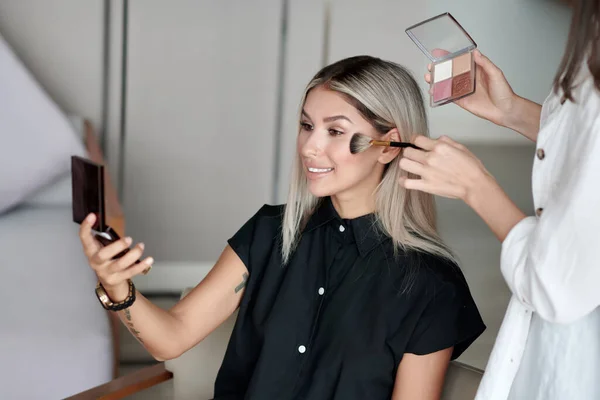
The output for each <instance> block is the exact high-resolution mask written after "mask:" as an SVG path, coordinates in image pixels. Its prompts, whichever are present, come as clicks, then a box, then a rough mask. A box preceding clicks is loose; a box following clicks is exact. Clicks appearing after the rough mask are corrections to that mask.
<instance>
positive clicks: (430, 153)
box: [400, 53, 600, 323]
mask: <svg viewBox="0 0 600 400" xmlns="http://www.w3.org/2000/svg"><path fill="white" fill-rule="evenodd" d="M475 61H476V62H477V64H478V66H479V67H480V68H478V77H477V79H478V82H479V83H480V84H479V85H478V87H477V91H476V92H475V94H473V95H471V96H469V97H466V98H464V99H462V100H460V101H458V102H457V104H458V105H459V106H461V107H463V108H465V109H467V110H468V111H470V112H472V113H473V114H475V115H478V116H480V117H482V118H485V119H488V120H490V121H492V122H494V123H497V124H499V125H502V126H505V127H508V128H511V129H513V130H516V131H517V132H520V133H521V134H523V135H524V136H526V137H528V138H529V139H531V140H533V141H536V140H537V132H538V130H539V122H537V121H539V117H540V112H541V109H540V106H539V105H536V104H535V103H532V102H529V101H527V100H525V99H522V98H520V97H518V96H516V95H515V94H514V93H513V91H512V89H511V88H510V86H509V84H508V82H507V81H506V79H505V78H504V75H503V74H502V71H500V69H498V67H496V66H495V65H494V64H492V63H491V61H489V60H488V59H487V58H485V57H483V56H482V55H481V54H479V53H476V56H475ZM428 78H429V76H427V75H426V80H427V79H428ZM594 99H596V97H594V96H590V97H588V98H586V101H582V102H581V104H578V105H577V107H581V111H579V115H581V117H580V118H579V120H578V121H579V124H578V126H577V129H578V130H579V132H578V133H579V134H580V137H582V139H581V141H580V143H578V144H577V147H576V148H577V156H576V157H572V158H571V159H570V168H571V169H572V170H573V171H577V173H576V174H572V176H568V177H567V176H565V177H562V178H561V179H560V180H559V181H558V182H557V188H556V190H555V191H554V192H553V194H552V196H551V197H550V198H549V199H548V200H547V203H546V205H545V211H544V214H543V216H541V217H540V218H536V217H527V216H526V215H525V214H524V213H523V212H522V211H521V210H520V209H519V208H518V207H517V206H516V205H515V204H514V203H513V202H512V200H511V199H510V198H509V197H508V196H507V194H506V193H505V192H504V191H503V190H502V188H501V187H500V186H499V185H498V183H497V182H496V180H495V179H494V178H493V177H492V176H491V175H490V174H489V172H488V171H487V170H486V169H485V167H484V166H483V164H482V163H481V162H480V161H479V160H478V159H477V158H476V157H475V156H474V155H473V154H472V153H471V152H470V151H469V150H468V149H467V148H466V147H465V146H463V145H461V144H459V143H456V142H455V141H454V140H452V139H450V138H448V137H441V138H440V139H438V140H433V139H429V138H426V137H423V136H418V137H417V138H416V139H415V140H414V143H415V144H416V145H417V146H419V147H421V148H423V149H425V150H427V151H420V150H415V149H411V148H409V149H405V151H404V154H403V158H402V159H401V161H400V167H401V168H402V169H403V170H405V171H407V172H409V173H413V174H415V175H417V176H419V177H420V179H408V178H402V179H401V181H400V184H401V185H402V186H403V187H405V188H406V189H409V190H410V189H414V190H422V191H425V192H428V193H432V194H434V195H438V196H443V197H449V198H457V199H461V200H463V201H464V202H465V203H466V204H467V205H469V206H470V207H471V208H472V209H473V210H474V211H475V212H476V213H477V214H478V215H479V216H480V217H481V218H482V219H483V220H484V221H485V222H486V223H487V225H488V226H489V227H490V229H491V230H492V231H493V233H494V234H495V235H496V237H497V238H498V239H499V240H500V242H502V256H501V262H500V264H501V270H502V273H503V275H504V278H505V280H506V282H507V284H508V286H509V287H510V289H511V291H512V293H513V294H514V295H515V296H516V297H517V298H518V299H519V301H520V302H521V303H522V304H524V305H525V306H526V307H528V308H530V309H531V310H533V311H535V312H536V313H537V314H538V315H539V316H540V317H542V318H544V319H545V320H547V321H550V322H557V323H569V322H572V321H574V320H576V319H578V318H580V317H582V316H584V315H586V314H587V313H589V312H591V311H592V310H593V309H594V308H595V307H597V306H598V303H599V301H600V297H599V296H598V288H597V278H596V277H600V275H599V272H598V269H597V268H593V266H595V265H597V247H598V245H597V243H598V240H597V238H598V236H597V232H596V231H594V229H595V227H597V226H599V224H600V214H598V213H597V212H595V211H593V210H595V209H596V207H597V205H598V204H600V191H598V190H597V185H595V182H598V177H599V175H598V171H599V170H600V159H598V157H597V151H598V150H599V149H600V140H598V135H597V134H598V130H600V118H599V117H598V113H597V107H598V105H597V102H595V100H594ZM588 100H589V101H588ZM574 146H575V145H574Z"/></svg>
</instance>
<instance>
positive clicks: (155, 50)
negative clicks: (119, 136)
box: [123, 0, 281, 261]
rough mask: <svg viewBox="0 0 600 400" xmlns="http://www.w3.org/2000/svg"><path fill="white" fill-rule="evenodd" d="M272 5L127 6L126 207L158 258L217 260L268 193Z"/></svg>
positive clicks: (273, 78)
mask: <svg viewBox="0 0 600 400" xmlns="http://www.w3.org/2000/svg"><path fill="white" fill-rule="evenodd" d="M280 15H281V2H280V1H278V0H260V1H253V2H247V1H244V0H229V1H218V2H207V1H203V2H199V1H196V0H177V1H169V2H165V1H162V0H136V1H130V10H129V39H128V47H129V52H128V69H127V127H126V132H127V141H126V143H125V152H126V157H125V185H126V186H125V192H124V198H123V202H124V209H125V213H126V215H127V224H128V233H129V234H130V235H132V236H133V237H134V238H135V239H136V240H138V241H144V242H145V244H146V248H147V249H148V252H149V254H151V255H153V256H154V257H155V258H156V259H158V260H169V261H188V260H215V259H216V258H217V257H218V256H219V254H220V253H221V251H222V250H223V248H224V247H225V245H226V240H227V238H229V237H230V236H232V235H233V234H234V233H235V232H236V231H237V230H238V229H239V228H240V227H241V225H242V224H243V223H244V222H245V221H246V220H247V219H249V218H250V217H251V216H252V215H253V214H254V213H255V212H256V211H257V210H258V209H259V207H261V206H262V205H263V204H264V203H266V202H269V199H270V196H271V180H272V178H271V176H272V175H271V173H272V170H273V154H274V148H273V146H274V134H275V132H274V130H275V121H276V117H275V110H276V101H277V96H276V94H277V87H276V85H277V65H278V62H277V61H278V54H279V40H280V34H279V31H280Z"/></svg>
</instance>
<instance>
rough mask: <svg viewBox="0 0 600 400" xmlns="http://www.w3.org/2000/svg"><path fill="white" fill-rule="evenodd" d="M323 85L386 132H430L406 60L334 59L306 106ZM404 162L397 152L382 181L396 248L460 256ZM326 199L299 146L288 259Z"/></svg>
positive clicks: (382, 207)
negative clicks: (408, 186) (413, 186)
mask: <svg viewBox="0 0 600 400" xmlns="http://www.w3.org/2000/svg"><path fill="white" fill-rule="evenodd" d="M318 86H323V87H326V88H327V89H328V90H332V91H335V92H338V93H341V94H343V95H344V96H345V97H346V98H347V99H348V101H349V102H350V103H351V104H352V105H353V106H354V107H356V109H357V110H358V111H359V112H360V113H361V114H362V115H363V117H364V118H365V119H366V120H367V121H369V122H370V123H371V124H372V125H373V127H375V129H376V130H377V131H378V132H380V133H381V134H385V133H387V132H388V131H389V130H390V129H392V128H394V127H396V128H398V131H399V134H400V138H401V140H403V141H408V140H410V139H411V137H412V136H414V135H416V134H421V135H426V136H429V130H428V125H427V115H426V112H425V106H424V102H423V96H422V94H421V90H420V89H419V86H418V84H417V82H416V81H415V79H414V78H413V77H412V75H411V73H410V72H409V71H407V70H406V69H405V68H404V67H402V66H401V65H398V64H395V63H392V62H389V61H384V60H381V59H379V58H374V57H370V56H357V57H351V58H347V59H344V60H341V61H338V62H336V63H334V64H331V65H329V66H327V67H325V68H323V69H322V70H321V71H319V72H318V73H317V74H316V75H315V76H314V78H313V79H312V80H311V81H310V82H309V84H308V85H307V87H306V89H305V91H304V95H303V96H302V100H301V102H300V104H301V109H302V106H303V105H304V102H305V101H306V96H307V95H308V93H309V92H310V90H311V89H313V88H315V87H318ZM348 151H349V150H348ZM399 162H400V157H396V158H395V159H394V160H393V161H392V162H391V163H390V164H389V165H387V166H386V169H385V171H384V173H383V177H382V180H381V182H380V184H379V185H378V187H377V190H376V193H375V195H376V209H375V215H376V220H377V226H378V227H379V229H381V230H382V231H383V232H384V233H385V234H387V235H388V236H389V237H391V238H392V240H393V242H394V250H395V252H394V253H395V254H398V250H403V251H406V250H417V251H422V252H426V253H432V254H436V255H439V256H442V257H444V258H448V259H450V260H454V256H453V254H452V253H451V252H450V250H449V249H448V248H447V247H446V246H445V245H444V243H443V242H442V241H441V239H440V237H439V235H438V233H437V228H436V209H435V201H434V199H433V196H432V195H430V194H427V193H424V192H421V191H417V190H409V191H406V190H405V189H403V188H402V187H401V186H400V184H399V183H398V179H399V178H400V177H401V176H407V175H408V174H407V173H406V172H405V171H403V170H402V169H400V167H399ZM320 200H321V199H320V198H318V197H315V196H313V195H312V194H311V193H310V192H309V190H308V181H307V178H306V176H305V174H304V172H303V170H302V161H301V158H300V156H299V154H298V152H296V156H295V160H294V165H293V169H292V177H291V182H290V189H289V194H288V201H287V204H286V206H285V211H284V216H283V226H282V254H283V262H284V264H287V262H288V261H289V260H290V257H291V255H292V254H293V252H294V250H295V248H296V246H297V244H298V241H299V240H300V236H301V230H302V228H303V227H304V225H305V224H306V222H307V220H308V219H309V217H310V216H311V215H312V213H313V212H314V210H315V209H316V207H317V206H318V204H319V201H320Z"/></svg>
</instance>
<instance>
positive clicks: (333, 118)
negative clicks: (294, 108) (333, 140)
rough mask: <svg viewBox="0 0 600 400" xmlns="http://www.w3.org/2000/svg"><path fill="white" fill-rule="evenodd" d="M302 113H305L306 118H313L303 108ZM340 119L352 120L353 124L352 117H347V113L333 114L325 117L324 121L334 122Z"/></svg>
mask: <svg viewBox="0 0 600 400" xmlns="http://www.w3.org/2000/svg"><path fill="white" fill-rule="evenodd" d="M302 115H304V116H305V117H306V118H308V119H310V120H312V118H311V117H310V116H309V115H308V114H307V113H306V111H304V110H302ZM340 119H343V120H346V121H348V122H350V123H351V124H352V123H353V122H352V121H351V120H350V118H348V117H346V116H345V115H332V116H331V117H326V118H323V122H333V121H338V120H340Z"/></svg>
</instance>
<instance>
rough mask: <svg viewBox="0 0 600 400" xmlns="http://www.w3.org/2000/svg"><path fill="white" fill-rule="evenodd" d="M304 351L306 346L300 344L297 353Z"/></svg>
mask: <svg viewBox="0 0 600 400" xmlns="http://www.w3.org/2000/svg"><path fill="white" fill-rule="evenodd" d="M305 352H306V346H300V347H298V353H300V354H304V353H305Z"/></svg>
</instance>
